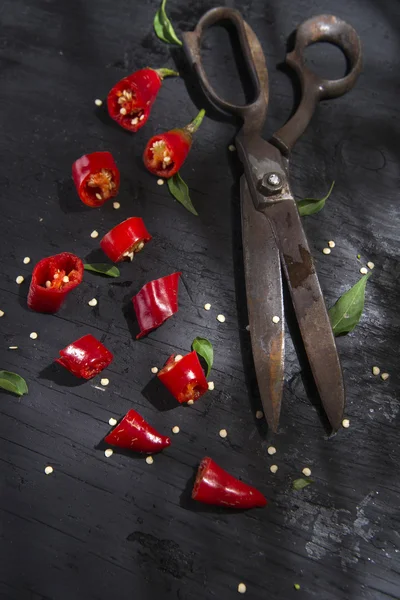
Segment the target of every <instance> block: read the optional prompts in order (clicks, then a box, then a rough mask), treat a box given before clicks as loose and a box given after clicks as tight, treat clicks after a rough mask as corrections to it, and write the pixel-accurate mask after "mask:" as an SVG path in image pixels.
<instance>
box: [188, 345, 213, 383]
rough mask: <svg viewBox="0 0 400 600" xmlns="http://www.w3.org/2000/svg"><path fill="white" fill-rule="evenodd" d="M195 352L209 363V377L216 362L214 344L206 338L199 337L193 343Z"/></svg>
mask: <svg viewBox="0 0 400 600" xmlns="http://www.w3.org/2000/svg"><path fill="white" fill-rule="evenodd" d="M192 348H193V350H196V352H197V354H200V356H202V357H203V358H204V360H205V361H206V363H207V375H206V376H207V377H208V376H209V374H210V371H211V367H212V364H213V362H214V349H213V347H212V343H211V342H209V341H208V340H207V339H206V338H201V337H197V338H195V339H194V340H193V343H192Z"/></svg>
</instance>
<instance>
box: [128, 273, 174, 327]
mask: <svg viewBox="0 0 400 600" xmlns="http://www.w3.org/2000/svg"><path fill="white" fill-rule="evenodd" d="M181 275H182V273H180V272H179V273H172V275H167V276H166V277H161V278H160V279H154V280H153V281H149V283H146V284H145V285H144V286H143V287H142V289H141V290H140V292H138V293H137V294H136V296H133V298H132V302H133V308H134V309H135V313H136V317H137V320H138V323H139V327H140V333H139V334H138V335H137V336H136V339H139V338H141V337H143V336H144V335H147V334H148V333H149V331H151V330H152V329H156V327H159V326H160V325H162V324H163V323H164V321H166V320H167V319H169V317H172V315H173V314H175V313H176V312H177V310H178V285H179V277H180V276H181Z"/></svg>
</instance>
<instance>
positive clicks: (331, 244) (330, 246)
mask: <svg viewBox="0 0 400 600" xmlns="http://www.w3.org/2000/svg"><path fill="white" fill-rule="evenodd" d="M328 246H329V248H334V247H335V246H336V244H335V242H334V241H333V240H329V242H328Z"/></svg>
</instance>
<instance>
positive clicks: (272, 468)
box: [269, 465, 278, 473]
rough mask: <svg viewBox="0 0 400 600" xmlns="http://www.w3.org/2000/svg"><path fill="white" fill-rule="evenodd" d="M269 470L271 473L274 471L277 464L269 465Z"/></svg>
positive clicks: (276, 468)
mask: <svg viewBox="0 0 400 600" xmlns="http://www.w3.org/2000/svg"><path fill="white" fill-rule="evenodd" d="M269 470H270V471H271V473H276V472H277V470H278V465H271V466H270V468H269Z"/></svg>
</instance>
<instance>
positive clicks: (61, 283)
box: [28, 252, 83, 313]
mask: <svg viewBox="0 0 400 600" xmlns="http://www.w3.org/2000/svg"><path fill="white" fill-rule="evenodd" d="M82 277H83V262H82V261H81V259H80V258H78V257H77V256H75V254H71V253H70V252H61V254H55V255H54V256H48V257H47V258H42V260H40V261H39V262H38V263H37V265H36V266H35V268H34V269H33V272H32V280H31V285H30V288H29V293H28V306H29V308H31V309H32V310H36V311H37V312H44V313H55V312H57V311H58V310H59V309H60V308H61V305H62V304H63V302H64V300H65V298H66V297H67V296H68V294H69V292H71V290H73V289H74V288H76V286H77V285H79V284H80V282H81V281H82Z"/></svg>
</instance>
